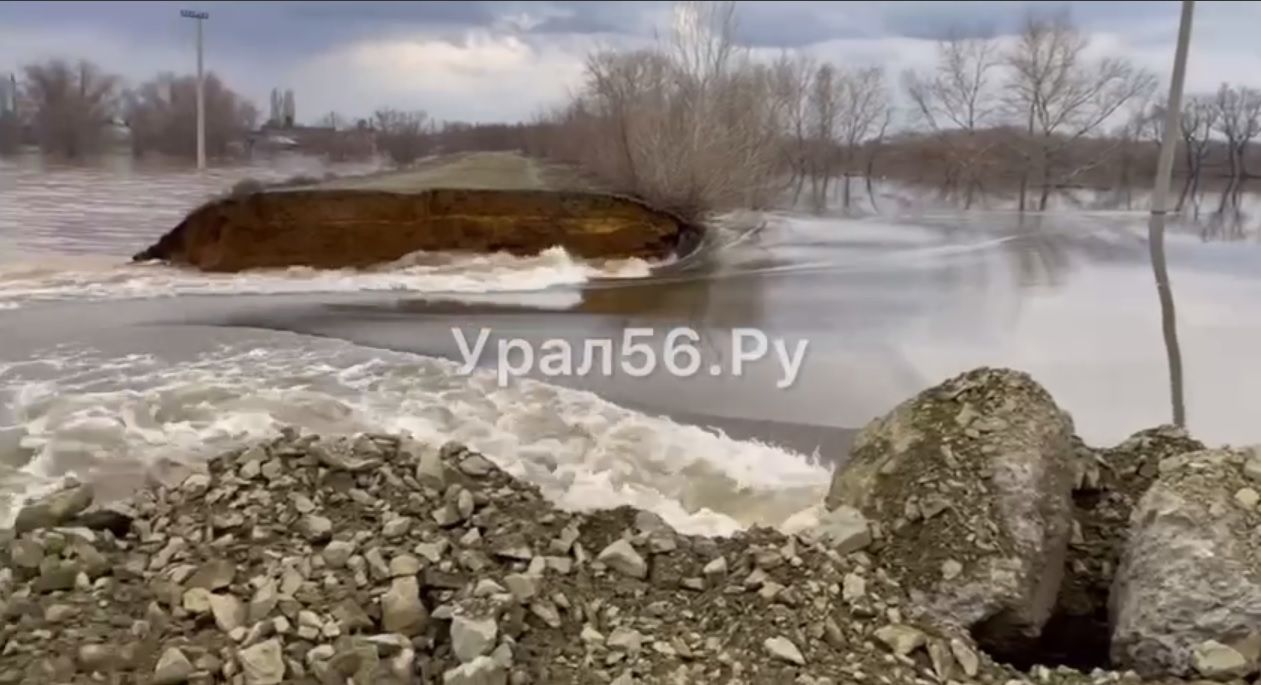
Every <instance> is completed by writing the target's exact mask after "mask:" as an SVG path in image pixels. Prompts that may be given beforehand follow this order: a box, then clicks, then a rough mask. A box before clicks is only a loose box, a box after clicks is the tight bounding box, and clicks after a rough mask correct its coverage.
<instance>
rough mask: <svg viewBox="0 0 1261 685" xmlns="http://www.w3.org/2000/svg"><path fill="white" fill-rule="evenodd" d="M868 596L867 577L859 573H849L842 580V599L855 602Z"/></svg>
mask: <svg viewBox="0 0 1261 685" xmlns="http://www.w3.org/2000/svg"><path fill="white" fill-rule="evenodd" d="M866 596H867V579H866V578H863V577H862V576H860V575H858V574H857V573H847V574H845V578H844V579H842V580H841V599H844V600H845V601H846V602H853V601H855V600H858V599H862V598H863V597H866Z"/></svg>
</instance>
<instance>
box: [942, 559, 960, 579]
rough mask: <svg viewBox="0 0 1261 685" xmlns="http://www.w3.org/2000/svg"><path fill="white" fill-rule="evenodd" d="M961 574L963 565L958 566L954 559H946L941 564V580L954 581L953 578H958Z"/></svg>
mask: <svg viewBox="0 0 1261 685" xmlns="http://www.w3.org/2000/svg"><path fill="white" fill-rule="evenodd" d="M961 573H963V564H960V563H959V562H957V561H955V560H954V559H947V560H945V561H943V562H941V578H942V580H947V581H950V580H954V579H955V578H958V577H959V575H960V574H961Z"/></svg>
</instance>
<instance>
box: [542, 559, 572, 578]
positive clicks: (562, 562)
mask: <svg viewBox="0 0 1261 685" xmlns="http://www.w3.org/2000/svg"><path fill="white" fill-rule="evenodd" d="M543 563H544V564H546V565H547V568H550V569H552V570H553V571H555V572H557V573H559V574H561V575H562V576H567V575H569V572H570V571H572V570H573V568H574V560H573V559H570V558H569V557H544V559H543Z"/></svg>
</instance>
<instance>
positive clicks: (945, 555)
mask: <svg viewBox="0 0 1261 685" xmlns="http://www.w3.org/2000/svg"><path fill="white" fill-rule="evenodd" d="M1072 435H1073V424H1072V419H1071V418H1070V417H1069V416H1068V415H1067V414H1066V413H1065V412H1063V411H1061V410H1060V409H1059V408H1058V407H1057V406H1056V405H1055V402H1054V401H1053V400H1052V399H1051V396H1050V395H1049V394H1048V393H1047V392H1046V391H1045V390H1044V389H1043V388H1042V387H1041V386H1039V385H1038V384H1037V383H1035V382H1034V381H1033V380H1032V379H1031V378H1030V377H1029V376H1028V375H1026V374H1024V373H1020V372H1017V371H1011V370H1005V369H990V368H981V369H977V370H974V371H970V372H968V373H965V374H962V375H960V376H958V377H956V378H953V379H951V380H949V381H946V382H945V383H942V384H941V385H938V386H936V387H934V388H930V389H928V390H925V391H924V392H922V393H920V394H919V395H918V396H916V397H914V398H912V399H910V400H908V401H906V402H904V403H903V404H901V405H899V406H898V407H897V408H896V409H894V410H893V411H892V412H891V413H890V414H888V415H887V416H885V417H883V418H881V419H878V420H876V421H874V422H872V423H871V424H870V425H868V426H867V427H866V428H864V429H863V431H862V432H861V434H860V435H859V436H858V438H857V440H856V442H855V444H854V447H853V449H852V451H851V453H850V458H849V461H848V462H847V463H846V464H845V465H844V466H842V467H841V468H840V469H838V471H837V473H836V474H835V476H834V478H833V481H832V487H831V490H830V492H829V493H828V496H827V500H826V506H827V508H829V509H835V508H837V507H840V506H850V507H854V508H856V509H858V510H860V511H861V512H862V513H863V514H864V515H865V516H866V517H867V518H868V519H870V520H872V521H874V522H875V525H876V527H877V533H878V536H879V537H880V538H881V539H880V540H879V541H878V544H879V547H877V550H878V552H879V554H880V556H881V561H882V562H883V563H885V564H886V565H887V567H888V568H892V569H900V571H901V577H900V578H899V580H901V582H902V583H903V584H904V585H906V586H907V588H908V590H909V591H910V592H911V594H912V597H913V598H915V599H916V602H915V609H914V611H915V612H917V613H918V614H919V616H920V617H921V618H923V619H925V620H929V621H933V622H937V623H940V624H943V625H948V626H958V627H963V628H968V629H971V630H973V632H974V634H976V635H977V638H978V641H981V642H982V643H983V644H986V645H987V646H988V647H990V648H991V649H992V650H995V651H998V652H1002V651H1005V650H1007V649H1010V650H1012V651H1015V650H1018V649H1019V646H1018V645H1021V644H1025V643H1027V642H1028V641H1029V640H1032V639H1034V638H1036V637H1037V636H1038V634H1039V632H1040V630H1041V628H1042V625H1043V624H1044V623H1045V622H1046V620H1047V618H1048V617H1049V615H1050V613H1051V610H1052V608H1053V606H1054V603H1055V596H1056V591H1057V589H1058V588H1059V583H1060V578H1061V576H1062V571H1063V566H1064V558H1065V552H1066V549H1067V547H1068V542H1069V536H1070V533H1071V530H1072V523H1071V511H1072V499H1071V495H1072V488H1073V477H1074V471H1075V469H1074V451H1073V442H1072Z"/></svg>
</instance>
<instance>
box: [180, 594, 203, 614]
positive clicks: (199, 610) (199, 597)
mask: <svg viewBox="0 0 1261 685" xmlns="http://www.w3.org/2000/svg"><path fill="white" fill-rule="evenodd" d="M181 606H183V607H184V611H187V612H189V613H190V614H204V613H207V612H209V611H210V591H209V590H207V589H205V588H200V587H195V588H192V589H191V590H187V591H185V592H184V596H183V599H182V601H181Z"/></svg>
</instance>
